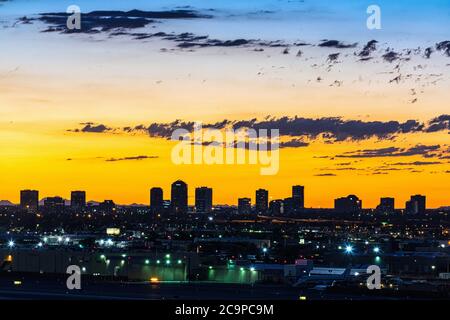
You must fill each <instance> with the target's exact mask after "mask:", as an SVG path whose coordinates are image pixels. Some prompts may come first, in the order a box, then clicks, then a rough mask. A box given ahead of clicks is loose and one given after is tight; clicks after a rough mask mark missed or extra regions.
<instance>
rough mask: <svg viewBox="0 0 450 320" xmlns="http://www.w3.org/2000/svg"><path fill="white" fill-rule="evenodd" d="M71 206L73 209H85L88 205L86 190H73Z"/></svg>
mask: <svg viewBox="0 0 450 320" xmlns="http://www.w3.org/2000/svg"><path fill="white" fill-rule="evenodd" d="M70 206H71V207H72V208H73V209H83V208H85V207H86V192H85V191H72V193H71V194H70Z"/></svg>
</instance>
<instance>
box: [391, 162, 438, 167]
mask: <svg viewBox="0 0 450 320" xmlns="http://www.w3.org/2000/svg"><path fill="white" fill-rule="evenodd" d="M433 164H442V162H440V161H414V162H396V163H390V164H389V165H391V166H429V165H433Z"/></svg>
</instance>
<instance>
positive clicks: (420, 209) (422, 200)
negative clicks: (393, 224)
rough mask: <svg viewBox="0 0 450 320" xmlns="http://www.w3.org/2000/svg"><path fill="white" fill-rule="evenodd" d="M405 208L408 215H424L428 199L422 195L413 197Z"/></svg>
mask: <svg viewBox="0 0 450 320" xmlns="http://www.w3.org/2000/svg"><path fill="white" fill-rule="evenodd" d="M405 207H406V208H405V211H406V213H408V214H423V213H425V210H426V197H425V196H422V195H420V194H416V195H414V196H411V199H410V200H409V201H406V205H405Z"/></svg>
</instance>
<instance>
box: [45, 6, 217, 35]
mask: <svg viewBox="0 0 450 320" xmlns="http://www.w3.org/2000/svg"><path fill="white" fill-rule="evenodd" d="M67 17H68V14H67V13H65V12H50V13H42V14H41V15H40V17H39V18H38V19H39V20H40V21H42V22H44V23H46V24H48V25H50V27H49V28H48V29H46V30H45V32H61V33H99V32H105V31H111V30H115V29H117V30H118V29H137V28H143V27H145V26H147V25H148V24H151V23H156V22H157V20H164V19H194V18H210V16H207V15H201V14H199V13H197V12H195V11H193V10H171V11H141V10H131V11H92V12H88V13H82V14H81V17H82V21H83V23H82V24H81V29H80V30H76V29H74V30H69V29H68V28H67V26H66V22H67Z"/></svg>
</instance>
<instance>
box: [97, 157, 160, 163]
mask: <svg viewBox="0 0 450 320" xmlns="http://www.w3.org/2000/svg"><path fill="white" fill-rule="evenodd" d="M158 158H159V157H158V156H133V157H123V158H109V159H106V160H105V161H107V162H116V161H136V160H146V159H158Z"/></svg>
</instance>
